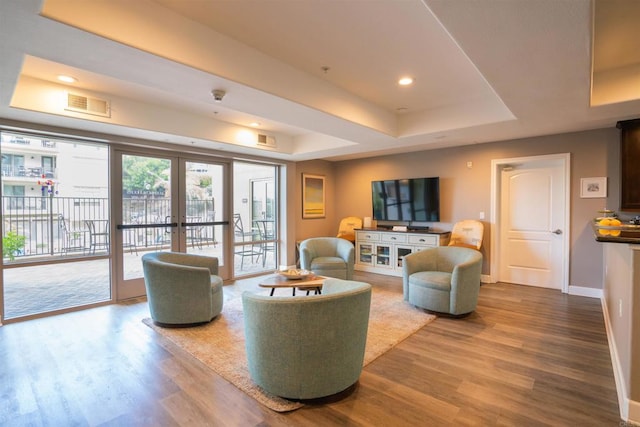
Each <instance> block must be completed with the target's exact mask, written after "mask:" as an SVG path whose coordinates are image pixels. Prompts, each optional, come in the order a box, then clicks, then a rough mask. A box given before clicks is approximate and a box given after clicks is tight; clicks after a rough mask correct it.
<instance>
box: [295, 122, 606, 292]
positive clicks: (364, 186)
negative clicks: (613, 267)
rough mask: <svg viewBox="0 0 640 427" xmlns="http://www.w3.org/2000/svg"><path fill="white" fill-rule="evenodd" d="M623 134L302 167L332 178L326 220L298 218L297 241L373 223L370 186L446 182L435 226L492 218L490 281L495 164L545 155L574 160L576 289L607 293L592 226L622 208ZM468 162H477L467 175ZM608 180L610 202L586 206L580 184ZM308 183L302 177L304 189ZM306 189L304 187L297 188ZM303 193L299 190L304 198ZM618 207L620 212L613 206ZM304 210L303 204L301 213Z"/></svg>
mask: <svg viewBox="0 0 640 427" xmlns="http://www.w3.org/2000/svg"><path fill="white" fill-rule="evenodd" d="M618 146H619V131H618V129H616V128H608V129H598V130H593V131H586V132H577V133H568V134H559V135H550V136H542V137H535V138H527V139H521V140H512V141H503V142H495V143H485V144H476V145H470V146H464V147H455V148H445V149H437V150H425V151H420V152H413V153H407V154H399V155H388V156H380V157H371V158H367V159H360V160H350V161H342V162H334V163H330V162H325V161H313V162H301V163H298V164H297V171H298V173H299V174H302V173H303V172H304V173H318V174H322V175H326V176H327V205H328V206H327V217H326V218H324V219H321V220H320V219H316V220H303V219H302V216H301V215H298V220H297V223H296V237H297V238H298V239H303V238H306V237H311V236H314V235H315V236H319V235H335V233H336V232H337V229H338V225H339V222H340V218H342V217H345V216H351V215H353V216H360V217H366V216H371V212H372V207H371V181H373V180H380V179H392V178H412V177H422V176H439V177H440V191H441V208H440V209H441V212H440V217H441V222H440V223H433V224H429V225H432V226H433V227H435V228H439V229H443V230H450V229H451V227H452V226H453V224H454V223H455V222H456V221H459V220H462V219H468V218H471V219H478V217H479V213H480V212H481V211H483V212H485V218H486V219H485V220H483V222H484V225H485V243H484V246H483V249H482V252H483V254H484V256H485V262H484V266H483V274H490V249H491V239H490V233H491V224H490V223H489V219H490V218H491V161H492V160H494V159H504V158H512V157H526V156H536V155H544V154H557V153H570V154H571V216H570V218H571V230H570V233H571V248H570V251H571V259H570V277H569V284H570V285H572V286H581V287H588V288H601V287H602V278H603V260H602V259H603V252H602V246H601V244H599V243H597V242H596V241H595V240H594V238H593V233H592V230H591V221H592V219H593V218H594V217H596V216H598V215H599V214H598V211H599V210H602V209H604V208H609V209H614V210H617V209H618V207H619V205H618V201H619V196H618V191H619V190H618V187H619V185H618V182H619V162H618V156H619V149H618ZM467 162H473V167H472V168H468V167H467ZM602 176H606V177H608V178H609V197H608V198H607V199H581V198H580V178H587V177H602ZM300 181H301V177H299V182H300ZM298 185H300V184H298ZM300 192H301V189H300V188H298V194H300ZM614 204H615V205H614ZM300 205H301V201H300V204H299V206H300Z"/></svg>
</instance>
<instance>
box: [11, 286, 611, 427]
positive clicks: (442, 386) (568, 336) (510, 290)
mask: <svg viewBox="0 0 640 427" xmlns="http://www.w3.org/2000/svg"><path fill="white" fill-rule="evenodd" d="M356 279H358V280H363V281H368V282H370V283H372V284H373V285H374V286H385V287H389V288H393V289H396V290H397V292H402V289H401V288H402V286H401V280H400V279H399V278H392V277H386V276H380V275H376V274H368V273H356ZM256 288H257V280H256V279H247V280H241V281H237V282H236V283H235V284H232V285H227V286H225V288H224V291H225V298H233V297H235V296H238V295H239V294H240V293H241V292H242V291H243V290H245V289H256ZM143 317H148V309H147V304H146V302H145V301H131V302H128V303H126V304H116V305H110V306H106V307H99V308H94V309H89V310H85V311H80V312H74V313H68V314H64V315H59V316H53V317H49V318H42V319H36V320H30V321H25V322H21V323H13V324H9V325H5V326H2V327H0V425H2V426H5V425H6V426H27V425H29V426H216V425H221V426H267V425H269V426H280V425H291V426H306V425H308V426H318V425H322V426H333V425H339V426H348V425H353V426H418V425H419V426H454V425H455V426H472V425H473V426H544V425H549V426H578V425H579V426H618V425H621V423H620V418H619V412H618V403H617V397H616V391H615V384H614V378H613V370H612V367H611V360H610V356H609V350H608V346H607V345H608V344H607V337H606V333H605V326H604V320H603V316H602V309H601V306H600V301H599V300H597V299H592V298H586V297H578V296H569V295H564V294H561V293H560V292H559V291H554V290H548V289H540V288H533V287H526V286H517V285H509V284H503V283H498V284H486V285H483V286H482V289H481V292H480V303H479V306H478V309H477V311H476V312H475V313H473V314H471V315H470V316H468V317H466V318H462V319H452V318H445V317H439V318H438V319H437V320H435V321H434V322H432V323H431V324H429V325H427V326H426V327H424V328H423V329H421V330H420V331H418V332H417V333H416V334H414V335H412V336H411V337H409V338H408V339H406V340H405V341H404V342H402V343H400V345H398V346H397V347H395V348H393V349H392V350H391V351H389V352H388V353H386V354H385V355H383V356H382V357H380V358H378V359H377V360H375V361H374V362H372V363H371V364H370V365H368V366H367V367H366V368H365V369H364V371H363V373H362V376H361V378H360V381H359V383H358V385H357V387H356V388H355V390H354V391H353V393H351V394H350V395H348V396H347V397H345V398H344V399H342V400H340V401H337V402H325V403H319V404H314V405H310V406H306V407H304V408H303V409H299V410H297V411H294V412H291V413H285V414H280V413H276V412H273V411H271V410H269V409H266V408H265V407H263V406H262V405H260V404H259V403H257V402H256V401H255V400H253V399H251V398H250V397H248V396H247V395H245V394H244V393H243V392H241V391H239V390H238V389H236V388H235V387H234V386H233V385H231V384H229V383H227V382H226V381H225V380H224V379H222V378H220V377H219V376H217V375H216V374H215V373H213V372H212V371H211V370H209V369H208V368H207V367H205V366H204V365H202V364H201V363H200V362H198V361H197V360H195V359H194V358H192V357H191V356H189V355H188V354H186V353H185V352H183V351H182V350H181V349H179V348H177V347H175V346H174V345H173V344H171V343H170V342H168V341H166V340H164V339H162V338H161V337H160V336H159V335H157V334H156V333H154V332H153V330H151V329H150V328H148V327H147V326H145V325H144V324H142V322H141V319H142V318H143Z"/></svg>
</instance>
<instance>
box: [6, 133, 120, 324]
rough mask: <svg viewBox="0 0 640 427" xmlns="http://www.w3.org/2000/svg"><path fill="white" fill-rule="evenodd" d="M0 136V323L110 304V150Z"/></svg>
mask: <svg viewBox="0 0 640 427" xmlns="http://www.w3.org/2000/svg"><path fill="white" fill-rule="evenodd" d="M0 137H1V145H0V151H1V152H2V265H3V269H2V273H3V287H2V293H3V296H4V298H3V299H4V307H3V317H4V319H12V318H16V317H23V316H30V315H36V314H39V313H44V312H52V311H58V310H63V309H67V308H70V307H77V306H84V305H87V304H94V303H98V302H104V301H108V300H110V299H111V285H110V270H109V258H108V257H109V253H110V245H109V243H110V242H109V234H108V228H109V226H108V224H109V198H108V196H109V192H108V177H109V172H108V171H109V147H108V146H106V145H105V144H99V143H91V142H84V141H72V140H65V139H56V140H52V139H50V138H48V137H42V136H39V135H29V134H20V133H14V132H1V133H0Z"/></svg>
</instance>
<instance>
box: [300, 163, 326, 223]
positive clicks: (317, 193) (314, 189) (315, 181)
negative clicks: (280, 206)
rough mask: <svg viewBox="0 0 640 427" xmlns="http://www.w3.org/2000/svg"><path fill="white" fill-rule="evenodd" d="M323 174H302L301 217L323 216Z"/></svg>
mask: <svg viewBox="0 0 640 427" xmlns="http://www.w3.org/2000/svg"><path fill="white" fill-rule="evenodd" d="M324 193H325V191H324V176H322V175H309V174H306V173H303V174H302V218H324V217H325V205H324Z"/></svg>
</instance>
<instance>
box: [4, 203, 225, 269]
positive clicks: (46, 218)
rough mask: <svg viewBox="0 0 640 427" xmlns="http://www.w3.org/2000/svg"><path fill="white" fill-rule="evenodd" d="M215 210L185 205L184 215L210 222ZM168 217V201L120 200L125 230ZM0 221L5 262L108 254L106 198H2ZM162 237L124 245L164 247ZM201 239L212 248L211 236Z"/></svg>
mask: <svg viewBox="0 0 640 427" xmlns="http://www.w3.org/2000/svg"><path fill="white" fill-rule="evenodd" d="M214 208H215V206H214V201H213V200H188V201H187V215H188V218H189V219H190V220H191V221H192V222H202V221H214V220H215V209H214ZM170 216H171V200H170V199H168V198H144V199H135V198H131V199H123V223H124V224H163V223H170V222H171V221H170ZM2 220H3V257H4V258H5V260H7V259H8V260H9V261H12V260H14V259H20V258H22V259H24V258H25V257H43V256H70V255H73V256H77V255H82V254H87V253H90V254H96V253H108V251H109V201H108V199H107V198H91V197H57V196H52V197H49V196H45V197H28V196H3V197H2ZM167 231H168V229H165V228H162V227H160V228H149V229H143V231H142V232H140V233H133V234H132V233H129V234H127V235H126V236H125V245H127V246H136V247H151V246H158V245H162V244H166V243H167V235H168V234H169V233H168V232H167ZM98 238H99V239H100V240H98ZM200 238H206V239H213V240H212V241H214V242H215V236H209V237H207V236H206V235H205V236H200Z"/></svg>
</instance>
